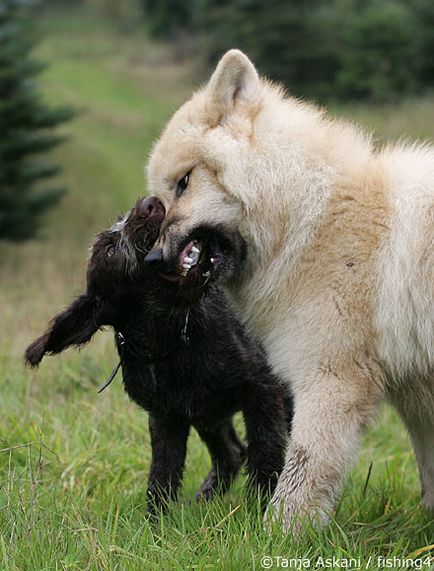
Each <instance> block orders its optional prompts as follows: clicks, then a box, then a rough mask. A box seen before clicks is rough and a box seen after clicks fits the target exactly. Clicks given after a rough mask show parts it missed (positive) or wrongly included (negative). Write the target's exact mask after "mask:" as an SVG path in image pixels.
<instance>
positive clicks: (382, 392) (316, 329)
mask: <svg viewBox="0 0 434 571" xmlns="http://www.w3.org/2000/svg"><path fill="white" fill-rule="evenodd" d="M190 170H192V174H191V177H190V182H189V186H188V188H187V190H186V191H185V193H184V194H183V195H182V196H181V197H180V198H178V199H175V195H174V189H175V187H176V182H177V180H178V179H180V178H181V177H182V176H184V174H185V173H186V172H189V171H190ZM148 173H149V190H150V192H152V193H155V194H157V195H158V196H159V197H160V198H161V199H162V200H163V201H164V203H165V205H166V208H167V210H168V217H167V230H166V232H164V233H163V235H162V237H161V239H160V245H161V247H162V248H163V252H165V253H166V254H167V252H168V251H169V250H170V244H171V242H173V241H174V240H173V239H174V238H175V237H178V238H179V236H180V235H182V236H185V235H186V234H188V233H189V231H190V230H191V228H192V227H194V226H195V225H197V224H202V223H221V224H224V225H226V227H227V228H229V229H238V230H239V232H240V233H241V235H242V236H243V237H244V239H245V241H246V243H247V246H248V254H247V261H246V262H245V264H244V266H243V268H242V269H241V270H240V272H239V274H238V275H236V276H235V277H234V278H233V280H232V281H231V282H230V283H228V284H227V289H228V291H229V293H230V294H231V296H232V298H233V300H234V302H235V303H236V305H237V306H238V308H239V310H240V312H241V314H242V316H243V317H244V319H245V320H246V322H247V323H248V325H249V326H250V328H251V330H252V331H253V333H254V334H256V336H257V337H259V338H260V339H261V341H262V342H263V343H264V345H265V347H266V349H267V351H268V354H269V358H270V362H271V364H272V366H273V367H274V369H275V371H276V372H277V373H278V374H279V375H280V377H281V378H282V379H283V380H284V381H286V382H287V383H289V385H290V387H291V390H292V391H293V394H294V398H295V416H294V422H293V436H292V442H291V445H290V447H289V450H288V455H287V463H286V467H285V470H284V472H283V473H282V476H281V478H280V481H279V484H278V487H277V489H276V492H275V495H274V497H273V499H272V504H274V506H275V507H277V508H279V509H280V510H281V514H282V516H283V521H284V525H285V526H286V527H290V526H291V525H293V524H294V520H295V519H297V518H296V515H297V514H302V515H306V514H307V515H308V516H310V517H312V518H317V517H319V519H320V520H321V521H325V520H326V519H327V517H328V515H329V514H330V511H331V510H332V508H333V506H334V503H335V499H336V497H337V494H338V493H339V488H340V486H341V484H342V481H343V477H344V475H345V472H346V471H347V469H348V467H349V466H350V465H351V461H352V459H353V458H354V456H355V453H356V451H357V447H358V442H359V437H360V433H361V430H362V428H363V427H364V426H365V425H366V424H367V423H368V422H369V421H370V420H371V418H372V417H373V415H374V413H375V410H376V409H377V405H378V403H379V401H380V400H381V399H383V398H388V399H389V400H390V401H391V402H393V403H394V405H395V406H396V407H397V409H398V411H399V413H400V415H401V417H402V418H403V420H404V422H405V424H406V426H407V428H408V430H409V432H410V435H411V438H412V441H413V444H414V448H415V452H416V456H417V461H418V465H419V470H420V475H421V481H422V490H423V501H424V503H425V505H426V506H427V507H429V508H434V150H433V148H432V147H430V146H420V145H404V144H399V145H396V146H390V147H387V148H386V149H384V150H382V151H379V152H377V151H375V150H373V148H372V145H371V140H370V137H369V136H368V135H367V134H365V133H364V132H362V131H361V130H360V129H358V128H357V127H355V126H354V125H352V124H349V123H346V122H343V121H338V120H332V119H329V118H327V117H326V116H325V114H324V113H323V111H321V110H319V109H317V108H316V107H313V106H310V105H307V104H306V103H303V102H300V101H297V100H295V99H292V98H287V97H285V96H284V94H283V93H282V91H281V90H280V89H279V88H277V87H276V86H273V85H271V84H269V83H267V82H266V81H264V80H261V79H259V78H258V75H257V73H256V70H255V68H254V67H253V65H252V64H251V62H250V61H249V60H248V58H247V57H246V56H245V55H244V54H242V53H241V52H239V51H237V50H231V51H230V52H228V53H227V54H226V55H225V56H224V57H223V58H222V60H221V61H220V63H219V65H218V67H217V69H216V71H215V72H214V74H213V76H212V78H211V80H210V82H209V83H208V85H207V86H205V88H204V89H202V90H201V91H199V92H198V93H196V94H195V95H194V96H193V97H192V99H191V100H190V101H188V102H187V103H186V104H185V105H184V106H183V107H182V108H181V109H180V110H178V112H177V113H176V114H175V115H174V117H173V118H172V120H171V121H170V122H169V124H168V126H167V128H166V130H165V131H164V133H163V135H162V136H161V138H160V140H159V142H158V143H157V145H156V147H155V149H154V151H153V154H152V157H151V159H150V163H149V169H148ZM170 222H171V223H170ZM296 525H298V524H296Z"/></svg>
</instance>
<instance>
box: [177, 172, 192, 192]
mask: <svg viewBox="0 0 434 571" xmlns="http://www.w3.org/2000/svg"><path fill="white" fill-rule="evenodd" d="M190 175H191V171H189V172H188V173H187V174H185V175H184V176H183V177H182V178H180V179H179V180H178V184H177V185H176V196H177V197H178V196H181V194H182V193H183V192H184V190H185V189H186V188H187V186H188V183H189V181H190Z"/></svg>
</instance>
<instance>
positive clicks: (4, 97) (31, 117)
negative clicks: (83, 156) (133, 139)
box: [0, 0, 72, 240]
mask: <svg viewBox="0 0 434 571" xmlns="http://www.w3.org/2000/svg"><path fill="white" fill-rule="evenodd" d="M29 5H30V2H29V0H27V1H26V0H0V134H1V135H0V239H10V240H20V239H24V238H28V237H30V236H31V235H32V234H34V232H35V229H36V228H37V222H38V218H39V216H40V214H41V213H42V212H43V211H44V210H45V209H47V208H48V207H50V206H52V205H54V204H55V203H56V202H57V201H58V200H59V198H60V197H61V195H62V194H63V192H64V189H61V188H48V189H46V188H44V186H43V185H41V182H40V181H43V180H44V179H46V178H48V177H51V176H53V175H54V174H56V173H57V171H58V168H57V167H56V166H54V165H53V164H51V163H49V162H47V161H46V160H45V159H43V158H42V156H41V155H42V154H43V153H45V152H46V151H48V150H50V149H52V148H53V147H54V146H56V145H57V144H58V143H59V141H60V140H61V138H60V137H59V136H58V135H56V134H54V133H53V131H52V129H53V128H54V127H55V126H57V125H58V124H59V123H61V122H63V121H65V120H67V119H69V118H70V117H71V115H72V112H71V110H70V109H66V108H62V109H51V108H49V107H47V106H46V105H45V104H44V102H43V101H42V99H41V96H40V95H39V93H38V91H37V84H36V82H35V78H36V76H37V74H38V73H39V72H40V71H41V69H42V67H43V66H42V65H41V64H40V63H38V62H35V61H34V60H33V59H32V58H31V54H30V52H31V49H32V48H33V46H34V43H35V36H34V34H33V33H32V31H31V30H30V20H29V15H28V9H29V8H30V6H29Z"/></svg>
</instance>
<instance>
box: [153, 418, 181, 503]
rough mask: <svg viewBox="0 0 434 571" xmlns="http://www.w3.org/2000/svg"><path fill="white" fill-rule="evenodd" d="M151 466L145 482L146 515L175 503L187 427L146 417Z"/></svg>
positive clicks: (179, 422)
mask: <svg viewBox="0 0 434 571" xmlns="http://www.w3.org/2000/svg"><path fill="white" fill-rule="evenodd" d="M149 431H150V433H151V445H152V463H151V470H150V473H149V480H148V491H147V497H148V512H150V513H155V512H156V511H158V509H159V508H163V509H164V507H165V506H166V504H167V500H168V499H176V497H177V492H178V488H179V485H180V483H181V480H182V475H183V472H184V464H185V456H186V452H187V439H188V433H189V431H190V424H189V423H188V422H187V421H186V420H185V419H180V418H176V419H174V418H170V419H169V418H159V417H155V416H153V415H149Z"/></svg>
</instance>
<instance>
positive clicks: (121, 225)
mask: <svg viewBox="0 0 434 571" xmlns="http://www.w3.org/2000/svg"><path fill="white" fill-rule="evenodd" d="M164 216H165V211H164V207H163V205H162V203H161V202H160V201H159V200H158V199H157V198H154V197H147V198H141V199H139V200H138V201H137V203H136V205H135V206H134V208H133V209H132V210H131V211H130V212H129V213H128V214H126V215H125V216H123V217H121V218H120V219H119V220H118V222H117V223H116V224H114V225H113V226H112V227H111V228H109V229H108V230H105V231H104V232H101V234H99V236H98V237H97V239H96V240H95V242H94V244H93V246H92V250H91V256H90V259H89V263H88V268H87V289H86V292H85V293H83V294H81V295H79V296H78V297H77V298H76V299H75V300H74V301H73V302H72V303H71V305H70V306H69V307H67V308H66V309H65V310H64V311H62V312H61V313H58V314H57V315H56V316H55V317H54V319H53V320H52V322H51V324H50V326H49V327H48V329H47V331H46V332H45V333H44V334H43V335H42V336H41V337H39V338H38V339H36V340H35V341H34V342H33V343H32V344H31V345H29V347H28V348H27V350H26V354H25V360H26V363H27V364H28V365H29V366H31V367H36V366H37V365H38V364H39V363H40V362H41V360H42V358H43V357H44V355H46V354H50V355H54V354H57V353H61V352H62V351H63V350H64V349H66V348H67V347H70V346H71V345H74V346H80V345H83V344H84V343H87V342H88V341H90V339H91V338H92V336H93V335H94V333H96V331H98V329H99V328H100V327H102V326H103V325H115V324H116V322H117V319H118V316H119V315H120V314H121V313H122V312H123V311H125V308H126V305H127V304H133V303H134V300H135V297H136V295H140V294H141V293H143V292H144V291H145V290H153V289H155V288H156V287H157V285H158V284H157V281H162V280H159V278H158V277H157V276H156V274H155V273H154V272H153V270H152V269H150V268H149V266H148V265H147V264H145V263H144V259H145V257H146V256H147V254H148V253H149V252H150V250H151V248H152V246H153V244H154V242H155V241H156V239H157V237H158V234H159V232H160V227H161V224H162V222H163V220H164Z"/></svg>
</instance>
